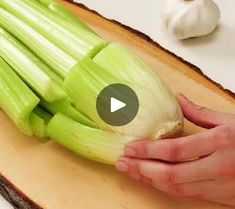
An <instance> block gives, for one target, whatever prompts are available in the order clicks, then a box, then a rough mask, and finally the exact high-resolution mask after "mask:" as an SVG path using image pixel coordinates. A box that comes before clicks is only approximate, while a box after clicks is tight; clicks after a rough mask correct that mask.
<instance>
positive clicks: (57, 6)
mask: <svg viewBox="0 0 235 209" xmlns="http://www.w3.org/2000/svg"><path fill="white" fill-rule="evenodd" d="M39 2H41V3H42V4H43V5H45V6H46V7H47V8H48V9H50V10H51V11H53V12H54V13H55V14H57V15H59V16H61V17H62V18H63V19H64V20H66V21H67V23H68V24H71V25H73V27H75V28H76V27H78V28H79V27H82V28H84V29H86V30H88V31H90V32H92V33H95V32H94V31H93V30H91V29H90V28H89V27H88V26H87V25H86V24H85V23H83V22H82V21H81V20H80V19H79V18H78V17H77V16H76V15H74V14H73V13H72V12H71V11H70V10H68V9H67V8H66V7H64V6H63V5H62V4H61V3H60V2H59V1H57V0H39Z"/></svg>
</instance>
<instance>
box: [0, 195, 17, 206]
mask: <svg viewBox="0 0 235 209" xmlns="http://www.w3.org/2000/svg"><path fill="white" fill-rule="evenodd" d="M0 209H14V208H13V207H12V206H11V205H10V204H9V203H8V202H7V201H6V200H5V199H4V198H3V197H2V196H1V195H0Z"/></svg>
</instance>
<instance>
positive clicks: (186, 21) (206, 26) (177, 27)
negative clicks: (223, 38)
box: [162, 0, 220, 40]
mask: <svg viewBox="0 0 235 209" xmlns="http://www.w3.org/2000/svg"><path fill="white" fill-rule="evenodd" d="M165 1H166V3H165V6H164V9H163V14H162V19H163V23H164V24H165V26H166V28H167V29H168V30H169V31H170V32H171V33H172V34H173V35H174V36H175V37H176V38H177V39H180V40H183V39H188V38H193V37H200V36H205V35H208V34H209V33H211V32H212V31H214V30H215V28H216V26H217V25H218V23H219V20H220V9H219V7H218V5H217V4H216V3H215V2H214V1H213V0H165Z"/></svg>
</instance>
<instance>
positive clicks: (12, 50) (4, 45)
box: [0, 28, 67, 102]
mask: <svg viewBox="0 0 235 209" xmlns="http://www.w3.org/2000/svg"><path fill="white" fill-rule="evenodd" d="M0 46H1V47H0V56H1V57H3V58H4V59H5V60H6V61H7V62H8V63H9V64H10V65H11V67H12V68H13V69H14V70H15V71H16V72H17V73H18V74H19V75H20V77H21V78H22V79H23V80H24V81H25V82H26V83H27V84H28V85H30V86H31V88H33V89H34V91H35V92H36V93H38V94H39V95H40V96H41V97H42V98H44V99H45V100H47V101H49V102H53V101H56V100H60V99H63V98H66V97H67V95H66V93H65V92H64V90H63V89H62V87H60V86H59V85H58V84H57V83H56V82H54V81H53V79H52V78H53V77H56V76H57V75H56V74H54V75H53V76H52V74H53V72H52V71H51V70H50V69H49V68H47V66H46V65H44V64H43V63H42V62H41V60H40V59H38V58H37V57H36V56H35V55H34V54H33V53H31V51H29V50H28V49H27V48H26V47H25V46H24V45H23V44H22V43H20V42H19V41H18V40H17V39H16V38H15V37H13V36H12V35H11V34H10V33H8V32H7V31H6V30H4V29H2V28H0ZM50 76H52V78H51V77H50Z"/></svg>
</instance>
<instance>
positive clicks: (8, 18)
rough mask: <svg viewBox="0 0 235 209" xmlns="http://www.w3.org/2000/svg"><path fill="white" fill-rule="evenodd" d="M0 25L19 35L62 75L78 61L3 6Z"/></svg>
mask: <svg viewBox="0 0 235 209" xmlns="http://www.w3.org/2000/svg"><path fill="white" fill-rule="evenodd" d="M0 26H1V27H3V28H5V29H6V30H7V31H9V32H10V33H11V34H13V35H14V36H15V37H17V38H18V39H19V40H20V41H21V42H22V43H24V44H25V45H26V46H27V47H28V48H30V49H31V50H32V51H33V52H34V53H35V54H36V55H37V56H38V57H39V58H40V59H42V60H43V61H44V62H45V63H46V64H47V65H48V66H49V67H50V68H51V69H53V70H54V71H55V72H56V73H57V74H59V75H60V76H61V77H65V76H66V75H67V73H68V72H69V71H70V69H71V68H72V67H73V66H75V65H76V63H77V61H76V60H75V59H74V58H72V57H71V56H69V55H68V54H67V53H65V52H64V51H63V50H62V49H60V48H59V47H57V46H56V45H55V44H53V43H52V42H50V41H49V40H48V39H46V38H45V37H44V36H42V35H41V34H40V33H38V32H37V31H36V30H34V29H33V28H31V27H30V26H29V25H27V24H26V23H24V22H23V21H22V20H20V19H18V18H17V17H15V16H14V15H12V14H11V13H10V12H8V11H6V10H5V9H3V8H0ZM29 40H30V41H29Z"/></svg>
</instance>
